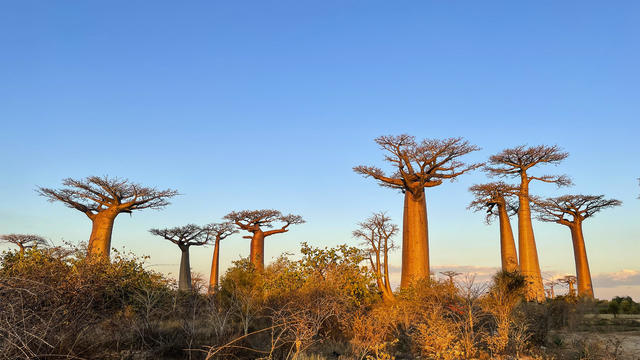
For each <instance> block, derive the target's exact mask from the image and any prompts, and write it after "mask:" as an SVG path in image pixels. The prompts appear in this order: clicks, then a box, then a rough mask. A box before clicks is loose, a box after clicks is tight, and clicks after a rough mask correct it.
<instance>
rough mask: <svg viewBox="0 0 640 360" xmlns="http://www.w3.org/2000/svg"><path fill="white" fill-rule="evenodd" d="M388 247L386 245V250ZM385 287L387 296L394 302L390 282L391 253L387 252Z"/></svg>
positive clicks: (385, 257)
mask: <svg viewBox="0 0 640 360" xmlns="http://www.w3.org/2000/svg"><path fill="white" fill-rule="evenodd" d="M386 248H387V245H386V243H385V249H386ZM384 287H385V289H386V293H387V295H388V296H389V297H390V298H391V300H393V298H394V296H393V291H392V290H391V282H389V251H388V250H386V251H385V252H384Z"/></svg>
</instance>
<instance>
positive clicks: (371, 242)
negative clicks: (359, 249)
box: [353, 212, 399, 302]
mask: <svg viewBox="0 0 640 360" xmlns="http://www.w3.org/2000/svg"><path fill="white" fill-rule="evenodd" d="M358 227H359V229H357V230H355V231H354V232H353V236H354V237H355V238H357V239H361V240H362V241H363V244H364V245H365V246H366V247H367V255H368V257H369V264H370V265H371V270H372V271H373V272H374V273H375V274H376V283H377V285H378V290H379V291H380V293H381V294H382V299H383V300H384V301H387V302H389V301H392V300H393V299H394V297H393V291H392V290H391V282H390V281H389V252H390V251H391V250H392V249H394V248H395V244H394V243H393V239H392V238H393V237H394V236H395V235H396V234H397V233H398V230H399V228H398V225H396V224H393V223H391V219H390V218H389V217H388V216H386V215H385V213H383V212H379V213H374V214H373V216H371V217H370V218H368V219H366V220H365V221H364V222H361V223H359V224H358Z"/></svg>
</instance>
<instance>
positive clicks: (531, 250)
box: [518, 171, 545, 302]
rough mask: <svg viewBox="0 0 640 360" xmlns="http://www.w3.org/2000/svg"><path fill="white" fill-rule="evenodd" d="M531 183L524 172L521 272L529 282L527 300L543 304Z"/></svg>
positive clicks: (520, 237)
mask: <svg viewBox="0 0 640 360" xmlns="http://www.w3.org/2000/svg"><path fill="white" fill-rule="evenodd" d="M529 181H530V180H529V179H528V178H527V174H526V173H525V172H524V171H523V172H522V173H521V182H520V192H519V194H518V200H519V205H520V207H519V209H518V248H519V251H520V271H521V273H522V275H524V277H525V279H526V280H527V290H526V298H527V300H530V301H531V300H535V301H538V302H543V301H544V299H545V294H544V286H543V285H542V274H541V272H540V262H539V261H538V250H537V248H536V240H535V237H534V235H533V225H532V224H531V208H530V205H529Z"/></svg>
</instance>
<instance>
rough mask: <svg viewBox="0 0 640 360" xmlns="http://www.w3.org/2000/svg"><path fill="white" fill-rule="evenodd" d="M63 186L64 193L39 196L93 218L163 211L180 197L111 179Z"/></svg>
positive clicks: (42, 190)
mask: <svg viewBox="0 0 640 360" xmlns="http://www.w3.org/2000/svg"><path fill="white" fill-rule="evenodd" d="M62 184H63V186H64V187H63V188H62V189H50V188H44V187H39V188H38V189H37V192H38V193H39V194H40V195H42V196H44V197H46V198H47V199H48V200H49V201H52V202H53V201H61V202H63V203H64V204H65V205H67V206H68V207H70V208H73V209H76V210H79V211H81V212H83V213H85V214H86V215H87V216H88V217H90V218H93V217H94V216H95V215H96V214H97V213H100V212H102V211H104V210H107V209H110V210H113V211H116V212H117V213H120V212H127V213H130V212H132V211H133V210H140V209H160V208H162V207H165V206H167V205H168V204H169V201H168V199H169V198H171V197H174V196H176V195H178V192H177V191H176V190H172V189H166V190H158V189H156V188H150V187H142V186H140V185H138V184H135V183H131V182H129V180H127V179H119V178H110V177H108V176H103V177H98V176H89V177H87V178H85V179H82V180H76V179H71V178H67V179H64V180H63V182H62Z"/></svg>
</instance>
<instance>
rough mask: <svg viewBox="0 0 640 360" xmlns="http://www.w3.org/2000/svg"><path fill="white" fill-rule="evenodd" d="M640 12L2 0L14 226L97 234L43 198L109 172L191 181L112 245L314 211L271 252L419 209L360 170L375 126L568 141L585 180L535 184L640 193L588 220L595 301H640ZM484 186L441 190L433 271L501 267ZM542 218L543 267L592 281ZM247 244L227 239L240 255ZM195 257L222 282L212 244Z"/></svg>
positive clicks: (605, 5) (121, 221)
mask: <svg viewBox="0 0 640 360" xmlns="http://www.w3.org/2000/svg"><path fill="white" fill-rule="evenodd" d="M639 23H640V4H639V3H638V2H636V1H620V2H616V3H615V4H612V3H610V2H593V1H561V2H559V1H535V2H533V1H532V2H528V3H525V2H512V1H499V2H498V1H409V2H402V3H401V4H400V3H397V2H382V1H315V2H312V1H272V2H258V1H256V2H246V1H225V2H221V1H218V2H213V1H206V2H205V1H202V2H188V3H184V2H182V3H177V2H168V1H148V2H142V1H110V2H86V1H84V2H83V1H56V2H46V1H15V2H3V3H2V4H1V5H0V46H1V47H0V123H1V127H0V160H1V164H2V173H1V175H2V176H0V233H9V232H20V233H38V234H41V235H44V236H46V237H48V238H50V239H52V240H53V241H54V242H58V243H59V242H61V241H62V239H64V240H67V241H72V242H77V241H82V240H86V239H87V238H88V235H89V231H90V224H89V221H88V219H86V218H85V216H84V215H82V214H81V213H79V212H77V211H75V210H71V209H68V208H65V207H64V206H63V205H62V204H51V203H47V202H46V201H45V199H43V198H41V197H39V196H38V195H37V194H36V193H35V192H34V189H35V187H36V186H38V185H42V186H49V187H54V186H58V185H59V184H60V181H61V180H62V179H63V178H65V177H84V176H88V175H94V174H95V175H104V174H108V175H111V176H120V177H127V178H129V179H131V180H133V181H136V182H139V183H142V184H146V185H155V186H158V187H172V188H176V189H178V190H179V191H180V192H181V193H182V194H183V195H182V196H180V197H178V198H176V199H175V200H174V201H173V204H172V205H171V206H169V207H167V208H166V209H164V210H162V211H159V212H156V211H146V212H139V213H134V214H133V216H131V217H130V216H128V215H126V214H125V215H120V217H118V219H117V222H116V229H115V231H114V236H113V246H114V247H118V248H121V247H122V246H126V247H127V249H131V250H133V251H135V252H137V253H140V254H148V255H150V256H151V260H150V266H153V267H155V268H156V269H158V270H160V271H163V272H172V273H174V274H175V273H176V272H177V263H178V261H179V253H178V249H177V248H175V245H173V244H171V243H168V242H163V241H162V240H161V239H158V238H154V237H152V236H151V235H150V234H148V232H147V230H148V229H149V228H151V227H163V226H176V225H182V224H186V223H191V222H193V223H199V224H203V223H207V222H212V221H218V220H219V219H220V218H221V217H222V216H224V215H225V214H226V213H227V212H229V211H231V210H239V209H245V208H247V209H253V208H276V209H280V210H282V211H284V212H294V213H298V214H301V215H303V216H304V217H305V218H306V219H307V223H306V224H304V225H300V226H296V227H292V229H291V231H290V232H289V233H288V234H286V235H283V236H279V237H276V236H274V237H273V238H270V239H268V241H267V254H266V257H267V259H271V258H272V257H274V256H277V254H279V253H281V252H283V251H289V252H296V251H297V249H298V248H299V246H298V244H299V243H300V242H301V241H307V242H309V243H311V244H313V245H316V246H325V245H326V246H332V245H335V244H339V243H344V242H349V243H352V244H355V242H354V240H353V239H351V235H350V234H351V231H352V230H353V229H354V226H355V224H356V223H357V222H358V221H361V220H362V219H364V218H366V217H367V216H369V215H370V213H371V212H373V211H378V210H387V211H388V212H389V215H390V216H391V217H392V218H393V219H395V220H396V222H400V220H401V206H402V197H401V195H400V194H398V193H396V192H394V191H393V190H390V189H385V188H380V187H378V186H377V185H375V184H374V182H373V181H371V180H370V179H364V178H361V177H360V176H358V175H356V174H355V173H353V172H352V170H351V167H352V166H354V165H359V164H372V165H383V164H382V161H381V160H382V153H381V152H380V151H379V150H378V149H377V147H376V145H375V144H374V143H373V141H372V139H373V138H374V137H376V136H379V135H383V134H400V133H409V134H412V135H415V136H417V137H419V138H425V137H428V138H431V137H433V138H442V137H451V136H463V137H465V138H467V139H468V140H469V141H471V142H472V143H475V144H477V145H479V146H481V147H482V148H483V149H482V151H480V152H478V153H476V154H474V155H472V156H469V157H468V160H469V161H484V160H485V159H486V158H487V157H488V156H489V155H491V154H493V153H496V152H498V151H500V150H501V149H503V148H505V147H510V146H515V145H519V144H523V143H527V144H531V145H536V144H558V145H560V146H562V147H563V148H564V149H565V150H567V151H568V152H570V154H571V156H570V157H569V159H568V160H567V161H566V162H564V163H563V164H562V165H560V166H558V167H555V168H554V167H552V168H549V169H540V170H539V171H540V172H553V173H567V174H569V175H570V176H571V177H572V178H573V180H574V182H575V184H576V185H575V186H574V187H573V188H570V189H560V190H558V189H554V188H553V187H551V186H549V185H545V184H535V185H534V186H533V187H532V192H534V193H536V194H539V195H560V194H563V193H569V192H570V193H587V194H601V193H602V194H606V195H607V196H609V197H615V198H618V199H620V200H622V201H624V206H623V207H621V208H617V209H612V210H607V211H606V212H603V213H601V214H599V215H598V216H596V217H594V218H593V219H591V220H589V221H588V222H587V223H586V224H585V236H586V241H587V250H588V252H589V255H590V261H591V266H592V272H593V273H594V274H595V275H596V276H597V277H598V276H599V279H600V280H598V278H597V279H596V296H599V297H610V296H611V295H613V294H621V293H629V294H632V295H634V296H635V297H636V298H640V261H639V260H638V258H639V256H640V255H638V254H640V245H639V242H638V240H639V239H638V233H639V230H640V224H639V221H638V216H639V215H640V200H638V199H636V197H637V196H638V194H639V193H640V187H638V182H637V180H636V178H637V177H639V176H640V169H639V168H638V164H639V163H640V161H639V160H638V158H639V157H640V150H639V149H638V146H637V141H638V133H639V129H640V125H638V123H639V122H638V117H639V115H640V109H639V106H638V105H639V103H640V102H639V100H640V67H639V66H638V64H640V41H638V39H640V27H639V26H638V24H639ZM482 181H486V177H485V176H484V174H482V173H481V172H477V173H474V174H470V175H467V176H464V177H462V178H460V179H459V181H457V182H454V183H446V184H444V185H442V186H440V187H438V188H433V189H429V190H428V194H427V196H428V211H429V221H430V235H431V260H432V264H433V265H434V267H439V268H447V267H450V268H453V267H459V266H469V265H473V266H476V267H477V268H478V269H490V268H492V267H497V266H499V256H498V239H497V232H498V229H497V227H496V226H487V225H485V224H484V223H483V216H482V215H481V214H474V213H471V212H469V211H468V210H466V206H467V204H468V202H469V201H470V200H471V197H470V195H469V193H468V192H467V188H468V187H469V186H470V185H472V184H474V183H478V182H482ZM514 220H515V219H514ZM514 225H515V224H514ZM534 227H535V230H536V236H537V241H538V248H539V253H540V261H541V265H542V268H543V271H544V272H545V273H547V274H548V276H552V275H553V274H555V273H569V272H570V273H573V272H574V267H573V266H574V265H573V255H572V250H571V244H570V237H569V232H568V230H567V229H566V228H564V227H562V226H560V225H555V224H541V223H535V224H534ZM398 240H399V239H398ZM3 248H6V247H3ZM247 254H248V240H245V239H242V238H241V237H240V235H238V236H235V237H233V238H230V239H228V240H226V241H225V242H224V246H223V249H222V258H223V267H224V266H227V265H228V264H229V263H230V261H231V260H232V259H237V258H238V257H239V256H241V255H242V256H246V255H247ZM192 256H193V268H194V271H197V272H201V273H203V274H204V275H205V276H208V269H209V262H210V257H211V249H210V248H206V249H202V248H199V249H193V255H192ZM394 261H395V262H396V264H398V265H399V253H397V254H395V256H394ZM479 271H480V270H479Z"/></svg>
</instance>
